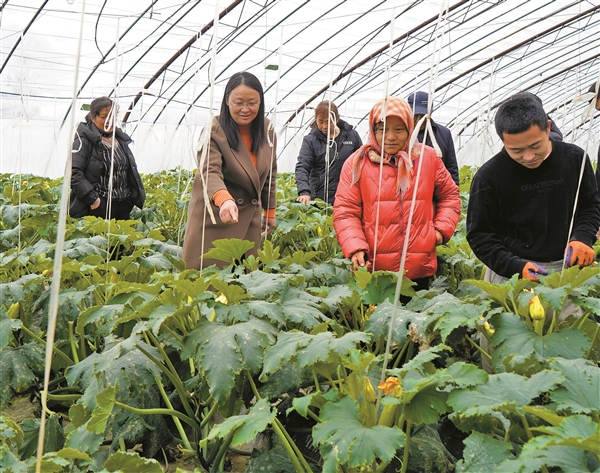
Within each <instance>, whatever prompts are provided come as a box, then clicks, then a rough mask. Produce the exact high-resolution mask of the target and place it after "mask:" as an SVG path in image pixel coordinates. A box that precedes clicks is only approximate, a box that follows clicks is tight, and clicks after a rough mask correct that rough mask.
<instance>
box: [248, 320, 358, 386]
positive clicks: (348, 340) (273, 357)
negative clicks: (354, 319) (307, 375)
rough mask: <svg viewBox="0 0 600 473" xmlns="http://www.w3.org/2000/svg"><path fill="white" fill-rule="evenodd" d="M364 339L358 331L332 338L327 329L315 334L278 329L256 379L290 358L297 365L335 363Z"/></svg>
mask: <svg viewBox="0 0 600 473" xmlns="http://www.w3.org/2000/svg"><path fill="white" fill-rule="evenodd" d="M368 339H369V337H368V335H367V334H365V333H362V332H350V333H347V334H346V335H344V336H342V337H340V338H335V336H334V335H333V334H332V333H331V332H322V333H319V334H317V335H310V334H307V333H304V332H282V333H280V334H279V336H278V337H277V343H276V344H275V345H273V346H272V347H270V348H269V349H268V350H267V352H266V353H265V358H264V366H263V371H262V373H261V375H260V378H261V380H266V379H267V377H268V375H269V374H271V373H274V372H276V371H277V370H279V369H280V368H281V367H282V366H284V365H285V364H286V363H289V362H291V361H296V362H297V364H298V366H299V367H301V368H302V367H305V366H313V365H314V364H316V363H318V362H333V363H335V362H339V360H340V357H342V356H344V355H346V354H347V353H349V352H350V351H351V350H352V349H354V348H355V347H356V346H357V345H358V344H360V343H365V342H366V341H368Z"/></svg>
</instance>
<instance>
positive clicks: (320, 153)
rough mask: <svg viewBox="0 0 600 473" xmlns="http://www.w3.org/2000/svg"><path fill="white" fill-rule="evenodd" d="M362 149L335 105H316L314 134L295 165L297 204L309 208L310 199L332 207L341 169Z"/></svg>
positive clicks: (302, 148) (312, 132)
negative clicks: (352, 155)
mask: <svg viewBox="0 0 600 473" xmlns="http://www.w3.org/2000/svg"><path fill="white" fill-rule="evenodd" d="M328 128H329V131H328ZM328 140H329V155H327V142H328ZM361 145H362V141H361V139H360V136H358V133H357V132H356V130H355V129H354V128H353V127H352V126H351V125H349V124H348V123H346V122H345V121H344V120H341V119H340V115H339V112H338V109H337V107H336V106H335V104H334V103H333V102H329V101H323V102H321V103H320V104H319V105H317V107H316V108H315V121H314V123H313V124H312V130H311V131H310V133H309V134H308V135H306V136H305V137H304V139H303V141H302V146H301V148H300V154H299V156H298V162H297V163H296V187H297V188H298V198H297V199H296V200H297V201H298V202H301V203H303V204H308V203H309V202H310V201H311V199H317V198H319V199H323V200H324V201H326V202H328V203H330V204H332V205H333V202H334V200H335V192H336V190H337V186H338V182H339V180H340V172H341V170H342V165H343V164H344V162H345V161H346V159H348V157H349V156H350V155H351V154H353V153H354V152H355V151H356V150H357V149H358V148H360V147H361ZM327 158H328V159H329V162H328V163H327Z"/></svg>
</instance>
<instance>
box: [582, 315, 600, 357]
mask: <svg viewBox="0 0 600 473" xmlns="http://www.w3.org/2000/svg"><path fill="white" fill-rule="evenodd" d="M598 332H600V324H598V325H596V330H595V331H594V336H593V337H592V343H591V345H590V349H589V350H588V351H587V353H586V354H585V357H586V358H587V359H589V358H590V356H591V355H592V350H593V349H594V343H596V339H597V338H598Z"/></svg>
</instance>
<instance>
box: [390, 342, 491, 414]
mask: <svg viewBox="0 0 600 473" xmlns="http://www.w3.org/2000/svg"><path fill="white" fill-rule="evenodd" d="M442 347H443V346H442V345H438V346H437V347H433V348H430V349H429V350H427V351H425V352H421V353H420V354H419V355H418V356H417V357H415V358H414V359H413V360H411V362H409V363H408V364H407V365H405V366H404V367H402V368H400V369H396V370H389V371H388V372H389V374H393V375H397V376H398V377H400V378H401V385H402V394H401V395H400V397H399V402H400V403H402V404H404V405H405V408H404V414H405V416H406V418H407V419H408V420H410V421H411V422H412V423H414V424H433V423H435V422H437V421H438V420H439V418H440V415H441V414H443V413H445V412H446V411H447V410H448V405H447V397H448V393H449V392H451V391H453V390H456V389H464V388H468V387H471V386H475V385H478V384H483V383H485V382H486V381H487V379H488V376H487V374H486V373H485V372H484V371H483V370H481V369H479V368H478V367H476V366H474V365H471V364H468V363H464V362H457V363H454V364H452V365H450V367H449V368H442V369H434V368H433V367H432V366H431V364H430V363H429V360H431V359H434V358H435V356H436V355H437V354H438V352H439V351H440V350H436V349H441V348H442Z"/></svg>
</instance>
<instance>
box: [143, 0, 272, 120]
mask: <svg viewBox="0 0 600 473" xmlns="http://www.w3.org/2000/svg"><path fill="white" fill-rule="evenodd" d="M275 4H276V0H273V1H272V2H271V3H270V4H269V3H268V1H267V3H265V6H263V7H262V9H261V10H260V15H255V16H254V17H252V18H251V19H248V20H246V21H245V22H244V27H243V28H242V29H240V27H239V23H238V25H237V26H236V27H235V28H234V29H233V30H232V31H230V32H229V33H228V34H227V35H226V36H225V38H223V40H222V41H224V44H223V45H217V51H222V50H223V49H224V48H225V47H227V46H228V45H229V44H230V43H231V42H232V41H233V40H234V39H235V38H236V37H237V36H239V35H240V34H242V33H243V32H244V31H245V30H246V29H247V28H249V27H250V26H252V25H253V24H254V23H256V22H257V21H258V20H259V19H260V18H262V16H263V15H264V14H266V13H267V12H268V11H269V10H270V9H271V8H272V7H273V6H274V5H275ZM240 18H241V15H240ZM238 21H239V20H238ZM225 40H227V41H225ZM209 62H210V60H206V61H205V62H204V64H203V65H202V66H201V67H200V68H198V71H200V70H201V69H203V68H204V67H205V66H206V65H207V64H209ZM191 68H192V66H190V67H189V68H187V69H186V70H185V71H183V72H182V73H180V74H179V76H178V77H177V78H176V79H175V80H173V82H171V84H169V86H167V87H166V88H165V89H164V90H163V91H161V92H160V93H159V94H158V95H157V96H155V97H156V98H155V100H154V102H153V103H152V105H150V107H149V108H148V110H147V111H146V112H145V113H144V114H143V115H142V117H141V118H142V119H143V118H144V117H145V116H146V115H147V114H148V113H149V111H150V109H151V108H152V107H154V105H155V104H156V103H157V102H158V101H159V100H160V99H163V98H164V97H163V94H164V93H166V92H167V91H168V90H169V89H171V87H173V86H174V85H175V83H176V82H177V80H178V79H180V78H181V77H183V75H184V74H185V73H187V72H188V71H189V70H190V69H191ZM195 75H196V73H194V74H192V75H190V77H188V78H187V79H186V80H185V81H184V82H183V83H182V84H181V85H180V86H179V87H178V88H177V89H176V90H175V92H174V93H173V94H172V95H171V96H170V97H169V98H168V99H166V102H165V103H164V104H163V106H162V108H161V109H160V111H159V113H158V114H157V116H156V117H154V121H153V122H152V123H153V124H155V123H156V122H157V120H158V118H159V117H160V116H161V115H162V113H163V112H164V111H165V109H166V107H167V105H168V104H169V103H171V102H172V101H175V102H177V103H180V101H178V100H175V96H176V95H177V94H179V92H180V91H181V90H182V89H183V88H184V87H185V86H186V85H187V84H188V83H189V81H191V80H192V79H193V78H194V77H195ZM205 90H206V89H205ZM190 109H191V107H190V108H188V109H187V110H186V112H185V113H184V116H185V115H186V114H187V113H188V111H189V110H190Z"/></svg>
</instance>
